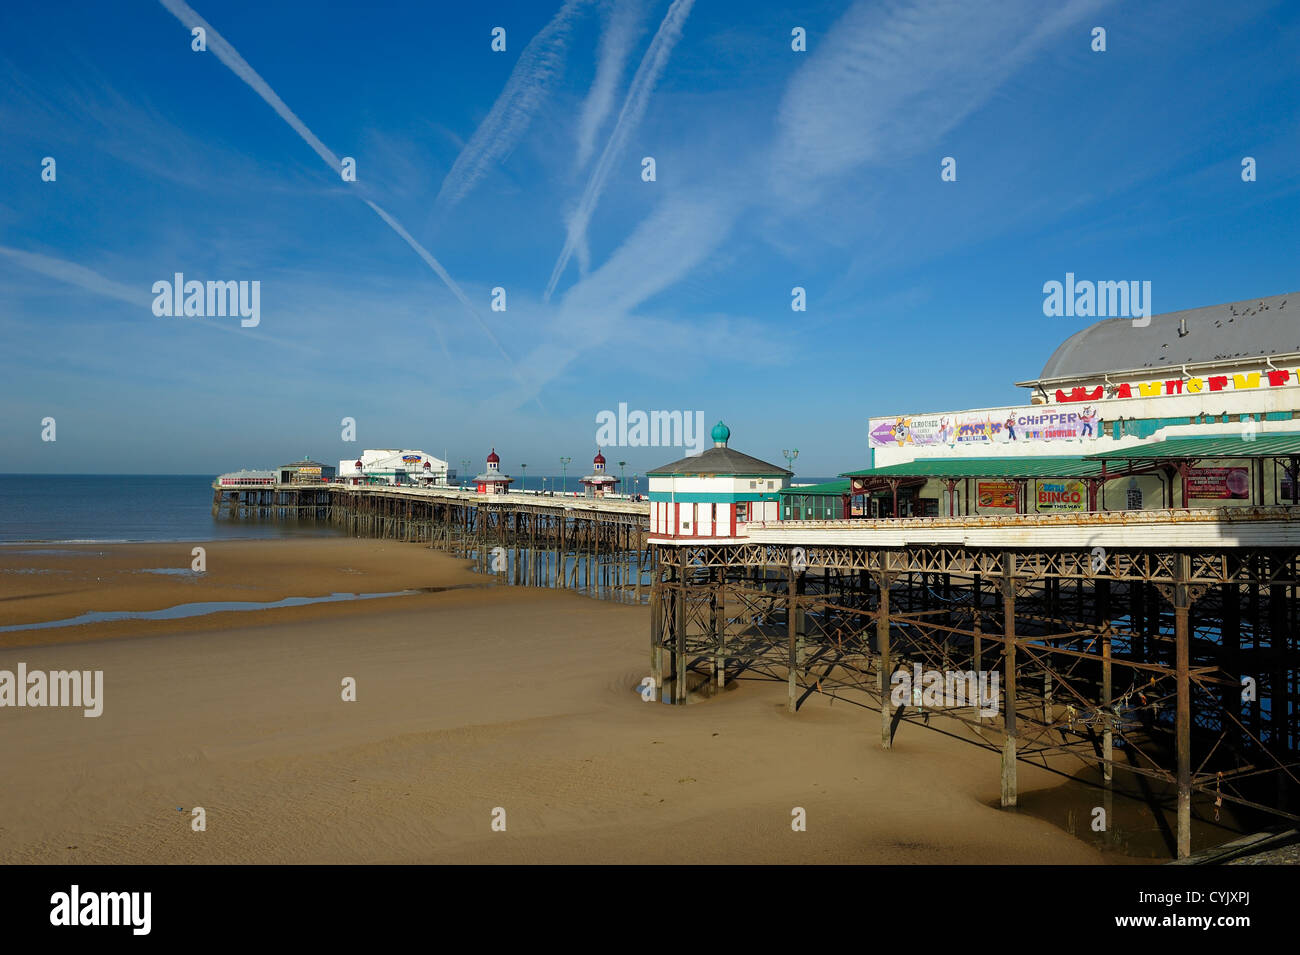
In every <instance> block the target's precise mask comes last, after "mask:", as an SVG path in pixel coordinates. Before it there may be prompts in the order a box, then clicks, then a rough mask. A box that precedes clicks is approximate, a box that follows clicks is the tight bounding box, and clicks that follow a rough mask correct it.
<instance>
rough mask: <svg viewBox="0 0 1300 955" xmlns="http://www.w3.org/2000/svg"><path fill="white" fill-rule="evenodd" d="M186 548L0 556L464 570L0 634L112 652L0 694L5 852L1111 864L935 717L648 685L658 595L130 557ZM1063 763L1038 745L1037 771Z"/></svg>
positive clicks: (102, 856) (101, 589)
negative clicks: (253, 604) (913, 722)
mask: <svg viewBox="0 0 1300 955" xmlns="http://www.w3.org/2000/svg"><path fill="white" fill-rule="evenodd" d="M191 546H192V545H172V544H169V545H115V546H111V547H105V546H103V545H96V546H94V547H90V548H87V549H88V550H90V551H93V552H94V556H88V555H82V556H80V557H75V556H71V555H65V556H63V557H58V556H57V555H53V556H49V557H47V558H44V559H41V558H36V557H33V556H30V555H28V556H22V555H16V554H14V553H12V552H11V553H4V551H5V550H12V549H0V571H2V570H5V569H13V568H15V567H24V566H26V567H32V566H36V564H35V562H36V561H38V560H39V561H40V564H39V566H42V567H46V568H49V569H52V570H57V571H60V572H59V573H57V574H48V575H46V574H11V573H0V586H2V587H3V588H4V589H3V592H2V593H0V615H2V616H0V622H2V623H10V622H16V621H17V620H27V621H30V620H33V619H53V618H55V617H67V616H74V615H75V614H76V613H79V612H83V611H86V610H114V609H137V610H138V609H156V608H158V607H164V606H169V605H172V604H175V603H181V602H191V601H198V600H219V599H234V600H272V599H276V598H277V597H282V596H290V595H311V594H325V593H332V592H336V591H350V592H358V591H359V592H379V591H390V590H399V589H408V588H418V587H464V588H465V589H456V590H446V591H442V592H436V593H420V594H417V595H414V596H405V597H394V598H386V599H382V600H375V601H358V602H353V603H339V604H321V605H316V606H309V607H300V608H286V609H279V610H266V611H256V612H251V613H239V614H229V613H227V614H221V615H215V616H209V617H198V618H191V619H188V620H179V621H152V622H139V621H128V622H119V623H115V624H109V625H94V626H85V627H76V628H67V629H61V630H47V631H29V632H27V633H26V634H23V633H9V634H2V635H0V669H10V670H13V669H16V667H17V663H18V662H19V661H23V662H25V663H26V664H27V666H28V668H29V669H72V668H76V669H102V670H103V671H104V712H103V715H102V716H100V717H99V718H85V717H83V716H82V714H81V711H80V710H67V709H37V708H22V709H15V708H3V709H0V728H2V729H3V732H0V765H2V766H4V767H5V775H6V785H5V786H4V787H0V863H29V862H40V863H51V862H76V863H88V862H89V863H110V862H111V863H131V862H177V863H196V862H197V863H207V862H224V863H230V862H233V863H240V862H270V863H275V862H305V863H315V862H319V863H333V862H410V863H421V862H454V863H462V862H653V863H674V862H703V863H708V862H731V863H767V862H796V863H804V862H844V863H854V862H870V863H1096V862H1107V861H1120V860H1119V859H1116V858H1115V857H1114V856H1113V855H1103V854H1102V853H1100V852H1099V851H1098V850H1097V849H1095V848H1093V847H1091V846H1089V845H1087V844H1085V843H1084V842H1082V841H1080V840H1077V839H1075V838H1072V837H1071V836H1070V835H1069V834H1068V833H1067V832H1065V831H1064V830H1063V829H1060V828H1058V827H1057V826H1054V825H1052V824H1050V823H1048V822H1045V821H1043V820H1041V819H1036V818H1033V817H1032V816H1030V815H1028V814H1024V813H1013V812H1003V811H1000V810H998V809H996V808H992V807H991V806H990V805H989V804H990V803H993V802H996V799H997V787H998V770H997V759H996V756H991V755H990V754H989V753H988V752H987V751H983V750H980V749H977V748H976V747H973V746H970V745H968V744H966V743H963V742H961V741H959V740H956V739H952V738H949V737H946V736H944V735H942V734H939V733H934V732H929V731H924V730H920V729H917V728H912V727H907V726H904V727H903V728H902V730H901V731H900V735H899V738H898V740H897V741H896V748H895V749H894V750H893V751H892V752H883V751H882V750H881V749H880V748H879V741H878V726H879V722H878V720H879V717H878V716H877V715H876V714H875V713H874V712H872V711H867V710H864V709H861V708H858V707H853V706H849V705H845V704H844V703H837V704H834V705H832V704H831V702H830V701H829V699H828V698H826V697H822V696H816V695H814V696H813V697H812V698H810V699H809V701H808V702H807V703H806V704H805V705H804V706H803V708H802V709H801V710H800V712H799V713H798V714H797V715H794V716H791V715H790V714H788V713H786V712H785V696H786V690H785V687H784V685H783V684H776V683H764V682H751V681H744V682H741V683H739V684H738V685H736V686H735V687H734V688H733V689H731V690H729V691H727V692H725V693H723V694H721V695H720V696H717V697H715V698H713V699H710V700H708V701H705V702H701V703H697V704H694V705H690V706H685V707H671V706H664V705H661V704H658V703H646V702H643V701H642V700H641V698H640V696H639V695H638V694H637V693H636V692H635V687H636V685H637V683H638V682H639V681H640V680H641V679H642V678H643V677H644V676H646V675H647V656H648V653H647V632H648V621H649V611H648V609H646V608H643V607H629V606H624V605H618V604H613V603H609V602H603V601H595V600H590V599H587V598H584V597H581V596H578V595H575V594H571V593H564V592H553V591H545V590H532V589H527V588H509V587H499V586H492V585H491V584H490V583H489V582H487V581H486V580H485V578H484V577H482V576H480V575H476V574H473V573H471V572H469V571H468V570H467V569H466V568H465V567H464V564H463V562H461V561H456V560H454V559H452V558H450V557H447V556H446V555H443V554H439V553H436V552H433V551H429V550H427V549H425V548H421V547H418V546H415V545H409V544H398V543H393V542H378V541H353V540H345V539H339V540H310V541H307V540H299V541H253V542H226V543H221V542H217V543H212V544H208V545H204V546H206V547H207V548H208V567H209V572H208V576H207V577H204V578H199V579H196V580H186V579H179V578H173V577H168V576H163V575H152V574H139V573H132V569H133V568H134V569H137V570H138V569H139V568H141V567H159V566H168V565H170V566H186V567H188V566H189V560H190V557H189V552H190V547H191ZM62 549H65V550H68V549H73V548H67V547H64V548H62ZM101 551H103V552H104V556H103V557H100V556H98V555H99V552H101ZM24 561H25V562H26V563H25V564H24V563H23V562H24ZM59 561H63V563H59ZM94 578H99V579H98V580H95V579H94ZM15 581H17V582H18V584H17V587H15V586H14V582H15ZM345 677H352V678H354V679H355V681H356V687H357V700H356V702H344V701H343V700H342V699H341V681H342V680H343V679H344V678H345ZM1059 783H1060V778H1059V777H1057V776H1054V775H1052V774H1049V773H1046V772H1044V771H1043V770H1039V769H1036V768H1034V767H1032V766H1028V765H1022V767H1021V772H1020V784H1021V790H1022V792H1025V793H1029V792H1032V791H1033V790H1035V789H1044V788H1048V787H1054V786H1057V785H1059ZM196 806H201V807H203V808H204V810H205V812H206V822H207V830H206V831H205V832H195V831H193V830H192V829H191V819H192V815H191V810H192V809H193V808H194V807H196ZM796 807H800V808H802V809H804V810H805V811H806V816H807V831H805V832H795V831H792V829H791V819H792V811H793V810H794V809H795V808H796ZM497 808H500V809H503V810H504V811H505V825H506V828H505V831H504V832H497V831H493V829H492V821H493V813H494V810H495V809H497ZM178 810H179V811H178ZM498 817H499V814H498Z"/></svg>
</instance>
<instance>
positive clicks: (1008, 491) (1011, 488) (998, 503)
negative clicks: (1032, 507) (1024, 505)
mask: <svg viewBox="0 0 1300 955" xmlns="http://www.w3.org/2000/svg"><path fill="white" fill-rule="evenodd" d="M975 495H976V500H977V501H978V502H979V506H980V507H1010V508H1013V509H1014V508H1015V507H1016V485H1015V482H1014V481H977V482H976V483H975Z"/></svg>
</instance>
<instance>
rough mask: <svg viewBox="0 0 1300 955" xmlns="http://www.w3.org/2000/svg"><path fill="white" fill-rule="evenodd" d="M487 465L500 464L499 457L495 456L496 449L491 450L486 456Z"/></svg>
mask: <svg viewBox="0 0 1300 955" xmlns="http://www.w3.org/2000/svg"><path fill="white" fill-rule="evenodd" d="M487 460H488V464H500V463H501V457H500V455H498V454H497V449H496V448H493V449H492V450H491V451H490V452H489V453H488V456H487Z"/></svg>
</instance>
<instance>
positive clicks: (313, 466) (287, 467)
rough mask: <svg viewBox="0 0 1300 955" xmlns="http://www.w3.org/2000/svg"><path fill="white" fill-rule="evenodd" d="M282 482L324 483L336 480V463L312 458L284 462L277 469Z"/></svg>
mask: <svg viewBox="0 0 1300 955" xmlns="http://www.w3.org/2000/svg"><path fill="white" fill-rule="evenodd" d="M276 471H277V472H278V474H279V478H280V483H281V484H323V483H325V482H327V481H332V480H334V465H332V464H322V463H321V462H319V461H313V460H311V459H310V458H303V459H302V460H301V461H294V462H293V463H292V464H283V465H281V466H280V467H279V468H277V469H276Z"/></svg>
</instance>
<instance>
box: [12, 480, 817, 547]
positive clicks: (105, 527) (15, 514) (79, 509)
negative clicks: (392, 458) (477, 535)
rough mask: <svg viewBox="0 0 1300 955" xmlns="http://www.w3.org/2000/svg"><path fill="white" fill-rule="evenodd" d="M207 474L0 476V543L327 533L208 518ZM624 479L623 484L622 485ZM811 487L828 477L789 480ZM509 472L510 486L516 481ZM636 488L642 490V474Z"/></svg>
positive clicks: (572, 486)
mask: <svg viewBox="0 0 1300 955" xmlns="http://www.w3.org/2000/svg"><path fill="white" fill-rule="evenodd" d="M214 479H215V477H214V475H211V474H0V544H14V543H27V542H46V543H92V542H93V543H115V542H128V541H207V540H230V539H237V538H263V537H331V536H337V535H339V534H340V533H341V531H339V530H337V529H335V528H333V527H330V526H327V525H321V524H315V523H313V522H311V521H304V522H302V523H297V522H292V521H256V520H240V521H232V520H229V519H226V518H222V519H221V520H214V519H213V517H212V482H213V480H214ZM630 480H631V479H630V478H629V483H630ZM795 480H796V482H797V483H799V484H815V483H818V482H820V481H823V480H832V479H831V478H804V477H797V478H795ZM518 481H519V479H518V478H517V477H516V484H515V487H518V486H519V483H518ZM543 482H545V484H544V486H545V487H546V488H547V489H548V490H549V489H551V488H567V489H568V490H569V491H576V490H580V485H579V484H578V483H577V482H578V479H577V478H576V477H575V476H574V475H572V474H569V475H554V476H551V475H545V476H539V475H529V476H528V477H527V478H526V483H525V486H526V487H527V489H528V490H530V491H535V490H539V489H540V488H541V487H543ZM638 484H639V487H638V490H639V492H640V493H641V494H643V495H644V494H645V493H646V486H645V476H644V475H641V478H640V481H639V482H638Z"/></svg>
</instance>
